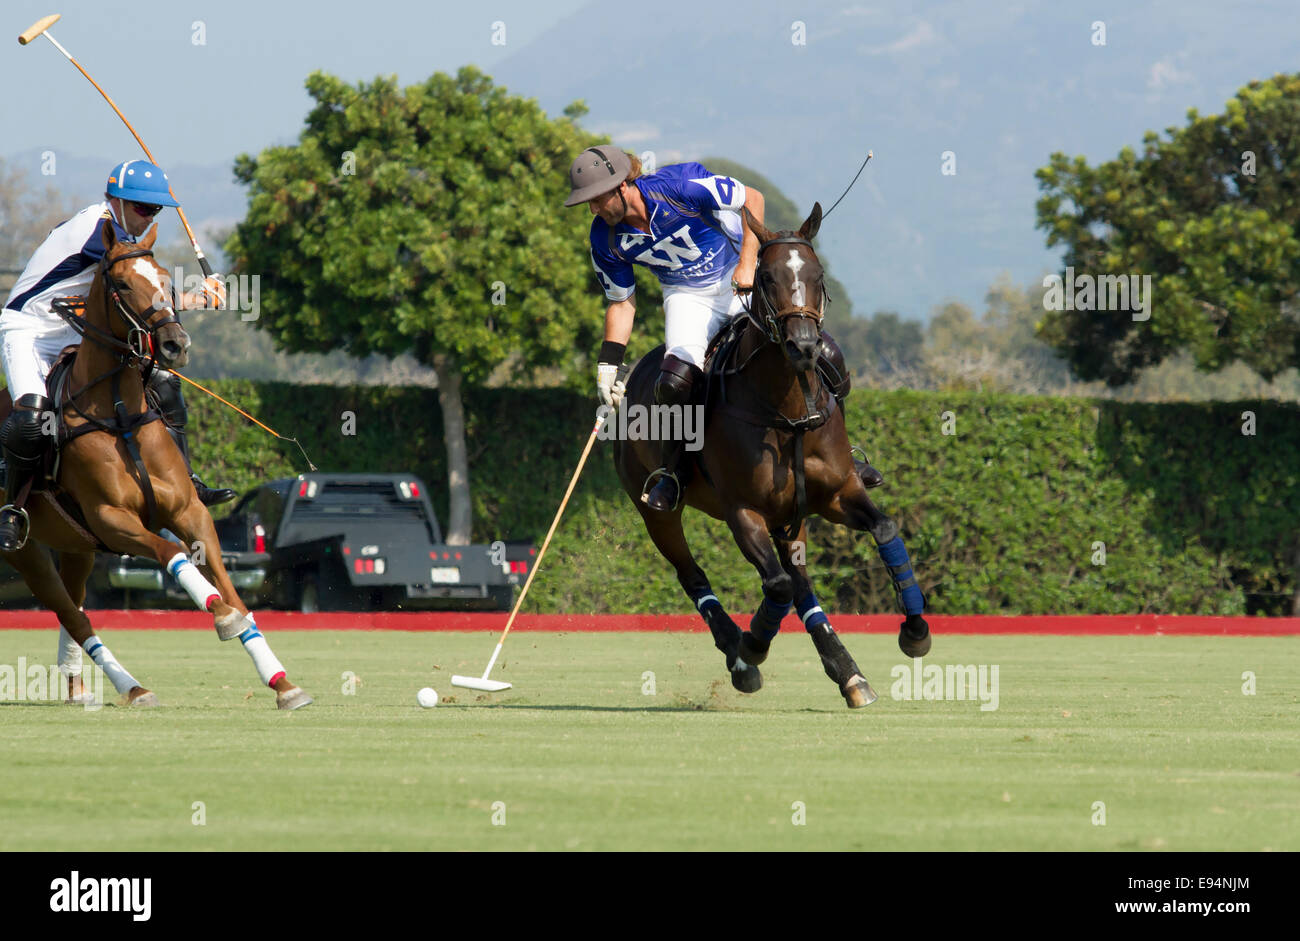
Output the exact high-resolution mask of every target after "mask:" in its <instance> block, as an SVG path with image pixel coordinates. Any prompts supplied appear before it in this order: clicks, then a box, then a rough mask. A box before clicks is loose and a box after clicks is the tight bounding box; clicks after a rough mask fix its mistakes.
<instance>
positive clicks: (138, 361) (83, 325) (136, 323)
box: [51, 248, 181, 531]
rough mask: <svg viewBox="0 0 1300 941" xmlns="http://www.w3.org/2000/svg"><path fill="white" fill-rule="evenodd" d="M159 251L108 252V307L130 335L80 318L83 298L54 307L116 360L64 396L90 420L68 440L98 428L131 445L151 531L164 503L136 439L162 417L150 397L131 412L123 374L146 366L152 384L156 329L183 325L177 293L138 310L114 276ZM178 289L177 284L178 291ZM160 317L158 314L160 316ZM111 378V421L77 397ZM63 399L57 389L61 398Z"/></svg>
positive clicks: (103, 266)
mask: <svg viewBox="0 0 1300 941" xmlns="http://www.w3.org/2000/svg"><path fill="white" fill-rule="evenodd" d="M152 257H153V251H152V250H151V249H147V248H141V249H136V250H135V251H131V252H124V253H123V254H121V255H118V256H117V257H115V258H111V259H110V258H109V257H108V256H107V255H105V256H104V257H103V258H102V259H101V260H100V262H99V277H100V278H101V279H103V282H104V292H105V295H106V297H107V300H108V304H107V307H108V309H109V311H116V312H117V315H118V317H120V318H121V320H122V322H123V323H124V324H125V325H126V339H122V338H121V337H119V336H117V335H116V334H114V333H112V332H111V330H104V329H102V328H100V327H97V326H95V325H94V324H91V323H89V322H87V320H86V319H85V317H80V316H78V315H77V314H76V312H75V309H74V308H75V304H74V301H79V300H80V298H56V299H55V300H54V301H53V302H52V304H51V306H52V307H53V308H54V310H55V311H56V312H57V313H58V315H59V316H60V317H62V318H63V319H64V321H65V322H66V323H67V324H68V325H69V326H71V327H72V329H73V330H75V331H76V332H77V333H78V334H79V335H80V336H81V337H83V338H85V339H90V340H91V341H93V342H94V343H96V344H98V345H99V346H102V347H106V348H107V349H109V350H110V351H111V352H112V354H113V358H114V359H115V360H116V365H115V366H113V368H112V369H109V370H108V371H107V372H103V373H101V374H99V375H98V376H96V377H95V378H93V379H91V380H90V381H89V382H87V383H86V384H85V385H83V386H82V387H81V388H80V389H77V390H75V391H72V390H69V391H68V393H67V396H66V398H63V401H62V403H61V408H62V409H66V410H67V411H68V412H70V413H71V414H74V415H77V416H79V417H80V418H82V419H84V420H85V422H86V423H85V424H83V425H81V426H79V427H77V428H73V429H71V430H64V431H62V432H61V434H62V438H63V443H64V444H66V443H67V442H68V441H71V440H72V439H73V438H76V437H79V436H80V435H83V434H87V433H89V432H92V431H106V432H108V433H109V434H111V435H114V436H120V437H121V438H122V440H123V441H124V442H125V444H126V448H127V452H128V454H129V455H130V457H131V461H132V463H133V464H134V465H135V468H136V472H137V474H138V475H139V481H140V487H141V489H142V490H143V492H144V498H145V507H146V509H147V518H148V527H149V529H150V531H153V530H155V529H156V528H157V527H156V526H155V523H156V522H157V519H156V517H157V510H158V503H157V500H156V498H155V496H154V492H153V483H152V481H150V479H149V472H148V470H147V469H146V468H145V466H144V459H143V457H141V454H140V447H139V444H138V443H137V441H136V432H138V431H139V429H140V428H141V427H142V426H144V425H147V424H149V423H150V422H153V421H157V420H158V419H159V418H160V417H161V416H160V415H159V414H158V412H157V411H156V410H155V409H153V408H150V407H149V403H148V401H147V400H146V402H145V410H144V411H143V412H142V413H140V414H138V415H131V414H129V413H128V412H127V409H126V404H125V403H124V402H123V401H122V373H123V372H124V371H125V370H126V369H128V368H131V369H134V368H137V367H139V368H140V370H141V379H142V380H143V381H144V382H145V383H148V381H149V377H150V376H151V375H152V373H153V371H154V368H155V367H156V366H157V359H156V356H155V353H154V334H155V332H156V331H157V330H158V329H159V328H161V327H165V326H167V325H168V324H173V323H174V324H177V325H179V324H180V322H181V321H180V317H179V316H177V314H176V303H175V297H174V296H173V298H172V303H171V304H170V305H168V304H163V303H161V299H159V300H155V301H154V302H153V303H152V304H150V305H149V308H148V309H147V310H144V311H133V310H132V309H131V308H130V307H129V306H128V305H127V304H126V303H125V302H124V301H123V300H122V291H123V290H125V289H124V288H123V287H121V286H119V285H118V283H117V282H116V281H114V280H113V275H112V270H113V266H114V265H116V264H117V263H118V262H119V261H127V260H129V259H132V258H152ZM174 291H175V288H173V294H174ZM163 312H167V316H165V317H161V318H157V315H158V314H160V313H163ZM155 318H157V319H155ZM69 378H70V371H69V372H67V373H64V378H63V379H62V380H61V387H62V384H63V383H68V384H69V385H70V383H69ZM109 378H111V379H112V381H113V383H112V398H113V408H114V418H115V419H116V421H115V422H113V423H109V422H106V421H104V420H102V419H100V418H96V417H94V416H91V415H87V414H86V413H85V411H84V410H82V408H81V407H80V406H79V405H78V404H77V400H78V399H79V398H81V396H83V395H85V394H86V392H88V391H90V389H91V388H93V387H94V386H96V385H98V384H99V383H101V382H103V381H104V380H105V379H109ZM58 398H59V395H58V393H56V401H57V399H58Z"/></svg>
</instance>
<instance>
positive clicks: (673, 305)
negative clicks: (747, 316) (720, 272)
mask: <svg viewBox="0 0 1300 941" xmlns="http://www.w3.org/2000/svg"><path fill="white" fill-rule="evenodd" d="M743 309H744V302H743V301H742V299H741V298H740V296H738V295H736V294H733V293H732V292H731V275H730V274H728V275H727V276H726V277H724V278H723V279H722V280H721V281H719V282H718V283H717V284H714V285H711V286H709V287H707V288H687V287H665V288H664V343H665V345H666V346H667V350H666V351H665V353H664V355H665V356H676V357H677V358H678V359H680V360H682V361H683V362H687V363H690V364H692V365H693V366H698V367H700V368H701V369H702V368H703V367H704V351H705V350H706V349H708V346H709V341H710V340H712V339H713V337H714V336H715V335H716V334H717V332H718V331H719V330H721V329H722V328H723V327H725V326H726V325H727V321H729V320H731V318H732V317H734V316H736V314H738V313H740V312H741V311H742V310H743Z"/></svg>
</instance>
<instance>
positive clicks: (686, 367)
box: [655, 356, 704, 405]
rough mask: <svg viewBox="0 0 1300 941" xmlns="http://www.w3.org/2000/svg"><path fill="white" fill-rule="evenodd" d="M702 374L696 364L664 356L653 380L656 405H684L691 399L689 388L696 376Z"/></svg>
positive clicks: (693, 383)
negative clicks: (657, 373) (656, 376)
mask: <svg viewBox="0 0 1300 941" xmlns="http://www.w3.org/2000/svg"><path fill="white" fill-rule="evenodd" d="M702 375H704V373H703V372H702V371H701V370H700V368H699V367H698V366H693V365H691V364H690V363H687V362H684V361H683V360H680V359H678V358H677V357H676V356H665V357H664V360H663V363H662V365H661V366H660V368H659V378H658V380H656V381H655V404H656V405H686V404H688V403H689V402H690V401H691V389H692V387H693V386H694V385H695V380H696V378H697V377H699V376H702Z"/></svg>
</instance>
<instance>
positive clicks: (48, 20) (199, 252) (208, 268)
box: [18, 13, 212, 278]
mask: <svg viewBox="0 0 1300 941" xmlns="http://www.w3.org/2000/svg"><path fill="white" fill-rule="evenodd" d="M62 16H63V14H62V13H51V14H50V15H49V16H46V17H43V18H42V19H39V20H37V21H36V22H35V23H33V24H32V25H31V26H29V27H27V29H25V30H24V31H23V32H22V34H21V35H20V36H19V37H18V43H19V45H22V46H25V45H27V44H28V43H29V42H31V41H32V40H33V39H35V38H36V37H37V36H44V37H45V38H46V39H48V40H49V41H50V42H52V43H54V48H55V49H57V50H59V52H61V53H63V55H64V56H65V57H66V58H67V60H68V61H69V62H71V63H72V64H73V65H75V66H76V67H77V71H78V72H80V73H81V74H82V75H84V76H86V81H88V82H90V84H92V85H94V86H95V91H97V92H99V93H100V94H101V95H103V96H104V100H105V101H107V102H108V104H109V107H110V108H112V109H113V110H114V111H115V112H116V113H117V116H118V117H119V118H121V119H122V123H123V124H125V125H126V129H127V130H128V131H130V132H131V136H132V137H134V138H135V140H136V143H137V144H139V145H140V149H141V150H143V151H144V155H145V156H146V157H148V158H149V162H150V163H157V162H158V161H157V160H155V159H154V158H153V154H152V153H150V152H149V148H148V146H146V144H145V142H144V141H142V140H141V139H140V135H139V134H137V133H136V132H135V128H133V127H132V126H131V122H130V121H128V120H127V119H126V115H124V114H123V113H122V110H121V109H120V108H118V106H117V105H116V104H114V103H113V99H112V98H110V97H108V92H106V91H104V89H102V88H100V87H99V83H98V82H97V81H95V80H94V79H93V78H91V77H90V73H89V72H87V71H86V70H85V69H83V68H82V67H81V63H80V62H78V61H77V60H76V59H74V58H72V54H71V53H69V52H68V50H66V49H64V48H63V46H61V45H59V41H58V40H57V39H55V38H54V37H53V36H52V35H50V27H51V26H53V25H54V24H55V23H57V22H58V21H59V19H60V18H61V17H62ZM167 191H168V192H169V193H171V194H172V199H176V194H175V193H174V192H172V188H171V186H170V184H169V185H168V187H167ZM176 201H177V202H180V200H179V199H176ZM176 214H177V215H178V216H180V217H181V225H183V226H184V227H185V234H186V235H188V236H189V237H190V245H191V246H192V247H193V248H194V257H195V258H197V259H198V260H199V267H200V268H202V269H203V276H204V277H205V278H210V277H211V276H212V265H210V264H208V259H207V256H205V255H204V254H203V249H201V248H199V242H198V239H196V238H195V237H194V230H193V229H191V228H190V223H189V220H188V219H186V218H185V210H184V209H182V208H181V207H180V206H177V207H176Z"/></svg>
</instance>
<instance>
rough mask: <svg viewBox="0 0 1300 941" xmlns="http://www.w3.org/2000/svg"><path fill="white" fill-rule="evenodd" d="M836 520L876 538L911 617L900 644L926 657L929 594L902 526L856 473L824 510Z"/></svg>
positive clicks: (910, 653) (901, 629) (903, 627)
mask: <svg viewBox="0 0 1300 941" xmlns="http://www.w3.org/2000/svg"><path fill="white" fill-rule="evenodd" d="M822 516H824V517H825V518H826V519H828V520H830V521H831V522H832V523H842V524H844V525H845V526H848V527H849V528H850V529H856V530H861V531H865V532H868V533H870V534H871V538H872V539H874V540H875V541H876V552H877V554H879V556H880V559H881V561H882V562H884V563H885V567H886V569H888V571H889V577H890V578H891V579H892V580H893V583H894V592H895V593H896V594H897V595H898V600H899V603H900V604H901V605H902V608H903V613H904V614H905V615H906V617H907V620H905V621H903V623H902V624H900V625H899V630H898V647H899V649H900V650H902V651H903V653H905V654H907V655H908V656H909V657H923V656H925V655H926V654H927V653H929V652H930V625H929V624H927V623H926V620H925V617H924V615H925V595H924V594H923V593H922V592H921V587H920V586H919V585H918V584H917V582H916V575H915V574H914V573H913V571H912V560H911V558H910V557H909V556H908V554H907V546H906V545H904V544H903V537H902V536H901V535H899V532H898V525H897V524H896V523H895V522H894V521H893V520H892V519H890V518H889V517H888V516H886V515H885V514H884V513H883V512H882V511H881V510H880V508H879V507H877V506H876V505H875V504H874V503H872V502H871V498H870V497H868V496H867V491H866V488H865V487H863V486H862V481H861V480H859V479H858V478H857V476H856V475H854V476H850V477H849V480H848V483H846V484H845V486H844V489H843V490H841V491H840V492H839V493H838V494H836V495H835V497H834V499H832V500H831V501H830V504H829V505H828V506H827V507H826V508H825V509H823V510H822Z"/></svg>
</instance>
